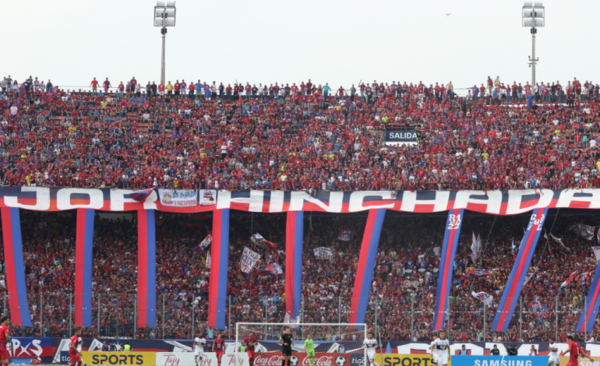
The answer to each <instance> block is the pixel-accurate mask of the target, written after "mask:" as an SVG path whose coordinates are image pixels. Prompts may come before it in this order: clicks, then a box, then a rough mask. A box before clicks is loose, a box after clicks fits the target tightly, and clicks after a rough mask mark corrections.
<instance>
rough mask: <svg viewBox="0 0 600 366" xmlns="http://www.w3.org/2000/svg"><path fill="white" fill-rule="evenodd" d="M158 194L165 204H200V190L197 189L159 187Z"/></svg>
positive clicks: (188, 205)
mask: <svg viewBox="0 0 600 366" xmlns="http://www.w3.org/2000/svg"><path fill="white" fill-rule="evenodd" d="M158 196H159V197H160V203H161V204H162V205H163V206H173V207H193V206H196V205H197V204H198V191H197V190H195V189H182V190H175V189H159V190H158Z"/></svg>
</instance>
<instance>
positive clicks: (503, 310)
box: [491, 209, 548, 333]
mask: <svg viewBox="0 0 600 366" xmlns="http://www.w3.org/2000/svg"><path fill="white" fill-rule="evenodd" d="M547 215H548V209H536V210H534V211H533V214H532V215H531V218H530V219H529V225H528V226H527V230H526V231H525V236H524V237H523V240H521V245H520V246H519V254H517V259H516V260H515V263H514V264H513V268H512V271H511V272H510V277H509V278H508V282H507V283H506V286H505V287H504V292H503V293H502V299H500V303H499V305H498V310H496V317H495V318H494V323H493V324H492V328H491V331H493V332H504V333H505V332H506V330H507V329H508V325H509V323H510V320H511V319H512V316H513V313H514V311H515V307H516V306H517V302H518V300H519V295H520V294H521V289H522V288H523V283H524V282H525V278H526V277H527V272H528V271H529V265H530V264H531V258H532V257H533V252H535V247H536V245H537V242H538V239H539V238H540V233H541V232H542V227H543V226H544V221H545V220H546V216H547Z"/></svg>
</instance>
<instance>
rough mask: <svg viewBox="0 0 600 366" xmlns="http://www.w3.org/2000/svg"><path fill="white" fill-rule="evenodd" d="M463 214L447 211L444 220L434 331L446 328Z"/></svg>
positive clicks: (460, 211) (459, 211)
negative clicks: (446, 217)
mask: <svg viewBox="0 0 600 366" xmlns="http://www.w3.org/2000/svg"><path fill="white" fill-rule="evenodd" d="M463 212H464V210H450V211H448V219H447V220H446V227H445V232H444V246H443V248H442V257H441V259H442V261H441V262H440V271H439V274H438V286H437V297H436V303H435V312H434V316H435V319H434V320H433V330H434V331H436V330H441V329H445V328H448V324H447V322H446V317H447V315H448V301H449V300H448V299H449V296H450V287H451V286H452V270H453V268H454V257H455V255H456V248H457V247H458V237H459V236H460V227H461V225H462V218H463Z"/></svg>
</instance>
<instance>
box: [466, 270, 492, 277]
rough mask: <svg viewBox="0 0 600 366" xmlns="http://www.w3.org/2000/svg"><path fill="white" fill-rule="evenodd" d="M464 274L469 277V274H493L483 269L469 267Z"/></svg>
mask: <svg viewBox="0 0 600 366" xmlns="http://www.w3.org/2000/svg"><path fill="white" fill-rule="evenodd" d="M465 276H467V277H471V276H475V277H487V276H493V273H490V272H488V271H486V270H483V269H471V270H468V271H467V273H465Z"/></svg>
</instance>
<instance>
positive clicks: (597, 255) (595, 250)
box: [592, 247, 600, 262]
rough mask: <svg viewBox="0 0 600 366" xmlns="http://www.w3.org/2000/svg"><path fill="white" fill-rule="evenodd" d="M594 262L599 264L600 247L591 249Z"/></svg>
mask: <svg viewBox="0 0 600 366" xmlns="http://www.w3.org/2000/svg"><path fill="white" fill-rule="evenodd" d="M592 250H593V251H594V255H595V256H596V260H597V261H599V262H600V247H592Z"/></svg>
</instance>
